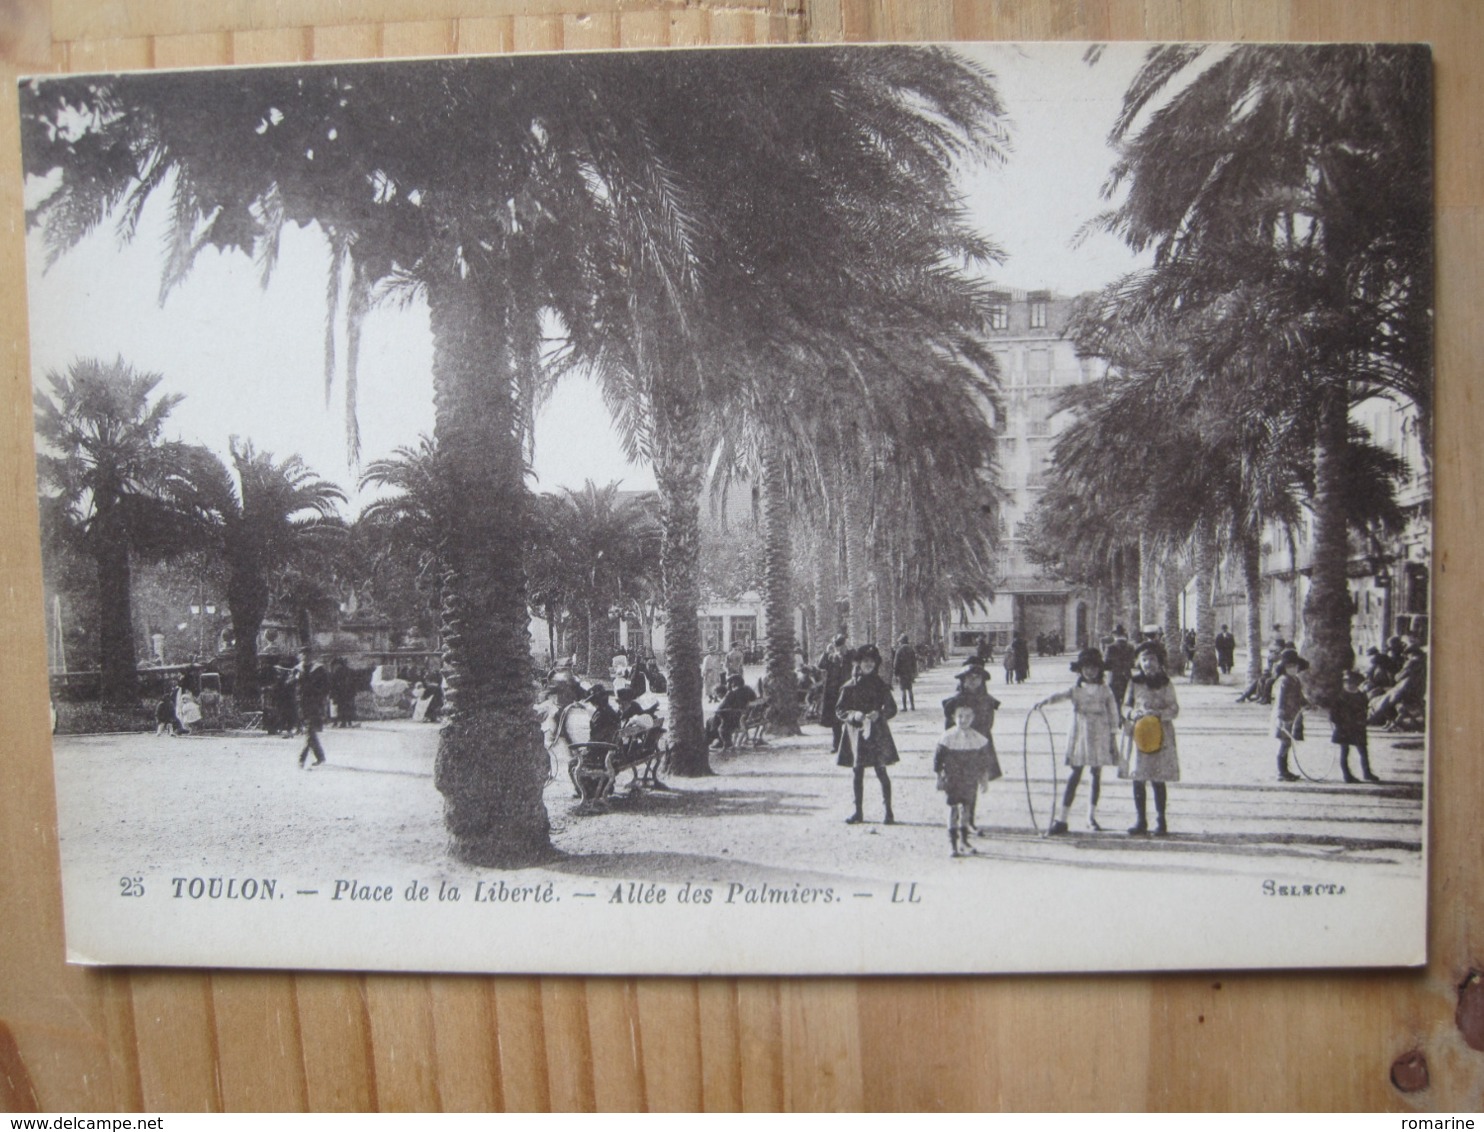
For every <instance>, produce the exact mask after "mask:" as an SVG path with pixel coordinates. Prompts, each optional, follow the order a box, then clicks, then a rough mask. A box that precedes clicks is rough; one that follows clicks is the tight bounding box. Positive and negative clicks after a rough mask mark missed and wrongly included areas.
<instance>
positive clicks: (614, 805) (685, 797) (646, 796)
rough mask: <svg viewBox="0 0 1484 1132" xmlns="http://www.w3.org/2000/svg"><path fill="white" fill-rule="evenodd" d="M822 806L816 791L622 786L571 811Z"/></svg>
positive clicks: (729, 813)
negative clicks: (604, 796)
mask: <svg viewBox="0 0 1484 1132" xmlns="http://www.w3.org/2000/svg"><path fill="white" fill-rule="evenodd" d="M820 809H821V806H820V804H819V799H818V798H817V797H815V796H814V795H813V794H801V793H797V792H791V791H786V790H684V789H677V788H675V787H673V786H668V787H666V788H665V789H663V790H654V789H649V788H645V789H639V790H630V791H625V790H620V791H619V792H618V793H616V794H613V795H612V796H610V797H608V798H605V799H604V800H603V801H601V802H598V803H596V804H595V805H593V806H592V807H591V808H589V809H588V810H585V811H584V810H581V809H579V808H578V807H577V806H576V804H575V799H574V805H573V809H572V811H570V815H571V817H572V818H574V819H578V818H585V817H591V818H595V817H601V816H603V815H605V814H612V815H615V816H618V815H642V816H644V817H669V818H707V817H715V818H740V817H778V818H785V817H800V816H808V815H811V814H816V813H818V812H819V811H820Z"/></svg>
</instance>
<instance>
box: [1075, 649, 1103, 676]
mask: <svg viewBox="0 0 1484 1132" xmlns="http://www.w3.org/2000/svg"><path fill="white" fill-rule="evenodd" d="M1089 664H1091V665H1095V666H1096V667H1097V668H1098V670H1099V671H1102V670H1103V669H1104V668H1105V667H1106V666H1105V665H1104V664H1103V654H1102V653H1101V652H1099V651H1098V650H1097V649H1091V648H1088V649H1083V650H1082V651H1081V652H1079V653H1078V654H1077V659H1076V660H1074V661H1072V665H1071V667H1072V671H1073V672H1080V671H1081V670H1082V669H1083V668H1085V667H1086V666H1087V665H1089Z"/></svg>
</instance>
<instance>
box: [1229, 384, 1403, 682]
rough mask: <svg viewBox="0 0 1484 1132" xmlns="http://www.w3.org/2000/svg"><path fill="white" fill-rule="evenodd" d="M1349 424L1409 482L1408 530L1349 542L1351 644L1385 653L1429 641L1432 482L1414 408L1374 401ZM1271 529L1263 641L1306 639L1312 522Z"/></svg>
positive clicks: (1240, 603)
mask: <svg viewBox="0 0 1484 1132" xmlns="http://www.w3.org/2000/svg"><path fill="white" fill-rule="evenodd" d="M1350 417H1351V420H1352V421H1354V422H1355V423H1356V424H1358V425H1360V426H1361V427H1362V428H1363V429H1365V431H1366V432H1367V433H1368V434H1369V436H1370V438H1371V439H1372V440H1373V441H1374V442H1375V443H1376V444H1377V445H1378V446H1380V447H1381V448H1384V449H1385V450H1386V451H1388V452H1390V453H1392V454H1393V455H1395V456H1397V457H1399V458H1400V459H1401V460H1402V461H1403V463H1404V464H1405V465H1406V469H1407V472H1406V477H1405V478H1404V479H1403V480H1402V482H1401V483H1400V484H1398V485H1397V502H1398V504H1400V506H1401V511H1402V515H1403V518H1404V525H1403V527H1402V529H1401V531H1400V532H1398V533H1395V534H1388V533H1382V532H1375V533H1373V534H1370V535H1361V534H1358V533H1356V532H1353V531H1352V533H1351V536H1350V562H1349V565H1348V574H1349V578H1350V597H1351V601H1352V603H1353V609H1354V616H1353V619H1352V620H1351V629H1350V641H1351V644H1352V645H1353V646H1354V648H1355V650H1356V652H1357V653H1358V654H1361V655H1363V654H1364V653H1365V650H1366V649H1367V648H1368V647H1370V646H1372V645H1374V646H1376V647H1378V648H1379V647H1384V645H1385V643H1386V640H1387V638H1388V637H1390V636H1393V635H1399V634H1410V635H1411V636H1413V637H1415V638H1417V639H1418V640H1421V641H1426V640H1427V637H1428V605H1429V598H1430V590H1431V566H1432V477H1431V476H1430V474H1429V473H1428V469H1427V462H1426V461H1425V460H1424V458H1423V444H1422V432H1421V428H1422V420H1421V416H1420V414H1419V412H1418V410H1417V408H1416V406H1414V405H1411V404H1397V403H1396V402H1394V401H1391V400H1389V399H1386V398H1382V397H1373V398H1370V399H1369V400H1366V401H1363V402H1361V403H1360V404H1358V405H1356V406H1355V408H1354V409H1352V410H1351V413H1350ZM1291 533H1292V537H1291V538H1290V537H1289V532H1285V531H1280V530H1277V529H1270V530H1269V531H1268V537H1267V538H1265V540H1264V543H1263V558H1262V571H1263V601H1262V627H1263V635H1264V636H1265V637H1268V636H1271V635H1273V634H1274V633H1280V634H1281V635H1283V636H1284V637H1287V638H1289V639H1290V640H1291V639H1294V638H1297V639H1298V643H1299V646H1300V648H1302V646H1303V644H1304V641H1303V609H1304V601H1305V600H1306V599H1307V597H1308V593H1309V578H1310V574H1311V572H1312V565H1313V524H1312V523H1310V522H1304V523H1301V524H1300V525H1299V526H1298V528H1297V529H1296V530H1295V531H1293V532H1291ZM1235 585H1236V583H1232V585H1231V586H1230V587H1228V588H1230V589H1232V591H1233V592H1232V593H1231V594H1230V598H1231V601H1232V605H1233V610H1232V612H1233V613H1234V614H1235V615H1236V616H1235V618H1234V622H1233V623H1240V618H1241V617H1242V616H1243V612H1242V610H1243V608H1244V606H1245V598H1244V597H1242V595H1240V594H1239V593H1237V592H1235Z"/></svg>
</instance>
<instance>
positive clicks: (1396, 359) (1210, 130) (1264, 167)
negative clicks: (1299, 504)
mask: <svg viewBox="0 0 1484 1132" xmlns="http://www.w3.org/2000/svg"><path fill="white" fill-rule="evenodd" d="M1207 54H1208V53H1207V51H1206V49H1203V48H1191V47H1167V48H1157V49H1154V50H1152V51H1151V53H1150V55H1149V56H1148V58H1147V59H1146V62H1145V65H1144V67H1143V68H1142V70H1141V71H1140V72H1139V74H1138V75H1137V76H1136V77H1135V79H1134V81H1133V83H1132V84H1131V86H1130V88H1129V90H1128V92H1127V94H1126V95H1125V99H1124V106H1123V111H1122V114H1121V115H1120V118H1119V120H1118V122H1117V124H1116V126H1115V129H1114V132H1113V140H1114V141H1115V142H1117V143H1118V144H1119V145H1120V148H1121V154H1122V156H1121V157H1120V159H1119V161H1118V163H1117V164H1116V165H1115V167H1114V170H1113V174H1112V176H1111V178H1110V183H1109V191H1110V193H1115V194H1116V193H1117V192H1119V191H1120V190H1126V192H1125V195H1124V198H1123V200H1122V201H1121V203H1119V204H1118V205H1117V206H1116V207H1115V208H1114V209H1113V210H1112V211H1111V212H1110V213H1109V214H1108V215H1107V216H1106V217H1105V218H1104V220H1103V223H1104V225H1105V226H1106V227H1107V228H1109V229H1110V230H1112V231H1114V232H1117V233H1119V234H1120V235H1122V236H1123V237H1124V239H1125V240H1126V241H1127V242H1128V243H1129V244H1130V246H1132V247H1134V248H1136V249H1144V248H1151V249H1153V251H1154V256H1155V267H1154V269H1153V272H1152V273H1151V275H1150V278H1149V281H1148V286H1147V287H1146V288H1145V302H1146V304H1147V306H1148V309H1149V310H1150V311H1152V312H1157V313H1162V314H1163V315H1164V316H1166V317H1168V318H1171V319H1180V318H1186V317H1188V316H1189V314H1190V312H1191V311H1192V310H1201V309H1209V308H1219V307H1221V306H1222V305H1224V304H1228V303H1230V302H1232V301H1233V299H1240V300H1241V302H1242V304H1243V306H1244V308H1245V309H1247V310H1250V311H1252V312H1254V314H1258V313H1260V314H1261V315H1262V316H1264V318H1263V321H1262V323H1261V325H1259V326H1255V327H1254V330H1255V331H1256V333H1258V334H1260V335H1261V337H1262V339H1263V340H1264V341H1265V342H1267V343H1269V344H1270V350H1269V353H1270V355H1272V356H1275V357H1276V356H1278V355H1280V354H1281V355H1283V356H1284V364H1283V365H1282V366H1281V367H1279V368H1277V369H1275V370H1274V371H1272V373H1271V376H1272V377H1273V378H1274V379H1275V380H1277V379H1278V378H1279V375H1283V376H1284V377H1286V380H1288V381H1290V382H1292V383H1294V384H1296V385H1298V386H1299V387H1300V388H1301V389H1302V391H1303V393H1304V396H1305V398H1306V400H1307V401H1308V403H1309V404H1310V405H1311V406H1312V408H1313V410H1314V412H1315V420H1316V425H1315V430H1314V433H1313V438H1314V439H1313V445H1314V446H1313V456H1314V467H1315V490H1314V496H1313V503H1312V506H1313V511H1314V567H1313V577H1312V579H1311V584H1310V588H1309V593H1308V597H1307V599H1306V602H1305V612H1304V620H1305V626H1306V635H1307V640H1308V649H1309V652H1310V654H1311V656H1312V657H1313V658H1314V668H1313V670H1312V672H1311V674H1310V675H1311V678H1312V679H1311V685H1312V692H1313V695H1314V698H1316V699H1317V700H1318V701H1320V702H1321V703H1323V702H1327V701H1328V699H1329V697H1330V696H1332V695H1333V694H1334V693H1335V691H1336V690H1337V689H1338V685H1339V673H1340V670H1341V667H1342V666H1343V664H1344V660H1345V658H1346V656H1347V655H1348V651H1349V646H1350V617H1351V608H1350V604H1351V603H1350V597H1349V592H1348V589H1347V586H1346V580H1345V569H1346V563H1347V560H1348V558H1349V547H1348V539H1347V531H1346V514H1345V512H1346V503H1345V497H1346V493H1347V490H1348V486H1349V485H1347V483H1346V480H1345V470H1346V468H1347V467H1348V466H1349V465H1350V457H1349V456H1348V455H1347V452H1346V449H1347V446H1348V442H1349V437H1350V428H1349V423H1348V421H1349V413H1350V408H1351V406H1352V405H1353V404H1354V403H1355V402H1356V401H1358V400H1360V399H1363V398H1365V397H1367V396H1371V395H1374V394H1377V393H1382V394H1392V395H1396V396H1400V397H1403V398H1406V399H1408V400H1410V401H1411V402H1412V403H1413V404H1415V405H1417V406H1418V408H1419V409H1420V410H1421V412H1422V417H1423V419H1426V418H1427V416H1428V413H1429V411H1430V406H1431V366H1432V345H1431V341H1432V335H1431V326H1432V227H1431V216H1432V146H1431V129H1430V123H1431V112H1432V105H1431V94H1432V92H1431V73H1432V72H1431V61H1430V58H1429V56H1428V53H1427V50H1426V48H1424V47H1420V46H1417V47H1406V46H1350V45H1336V46H1318V45H1316V46H1306V47H1302V48H1290V47H1271V46H1261V45H1247V46H1241V47H1236V48H1233V49H1230V50H1229V51H1227V52H1226V53H1225V54H1224V55H1222V56H1221V57H1220V58H1217V59H1215V60H1214V61H1212V60H1211V59H1209V58H1204V56H1206V55H1207ZM1197 60H1199V61H1200V64H1201V67H1203V69H1201V68H1200V67H1197V66H1196V64H1197Z"/></svg>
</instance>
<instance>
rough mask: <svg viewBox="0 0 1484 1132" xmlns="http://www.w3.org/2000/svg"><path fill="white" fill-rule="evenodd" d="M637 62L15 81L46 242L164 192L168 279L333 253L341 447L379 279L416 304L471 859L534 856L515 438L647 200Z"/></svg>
mask: <svg viewBox="0 0 1484 1132" xmlns="http://www.w3.org/2000/svg"><path fill="white" fill-rule="evenodd" d="M639 73H640V72H639V68H638V65H637V64H636V63H635V61H634V60H633V59H632V58H628V59H625V58H618V57H615V58H614V59H611V60H607V61H605V62H602V63H594V62H593V61H588V60H584V61H581V62H577V61H573V60H570V59H562V58H556V57H550V58H546V59H541V60H535V59H531V60H522V61H519V62H516V61H512V60H503V61H501V60H483V61H477V62H476V61H469V60H448V61H442V62H434V63H421V64H418V65H417V66H416V67H415V68H410V67H405V66H401V67H399V66H396V65H384V64H382V65H372V66H365V67H356V68H345V67H325V68H314V69H312V70H311V71H308V72H306V71H304V70H303V69H300V68H295V69H281V70H278V69H259V70H244V71H240V72H234V73H233V74H232V75H231V76H230V77H229V78H228V77H222V76H214V77H213V78H212V79H211V80H210V81H209V82H204V81H203V80H202V79H201V78H200V77H199V76H190V75H185V74H159V75H133V76H112V77H109V78H106V79H101V80H100V79H97V78H59V79H55V80H46V81H44V82H43V81H38V82H36V83H33V84H30V85H28V87H27V90H26V95H25V103H26V105H25V111H24V126H23V129H24V131H25V133H26V155H25V156H26V166H27V169H28V172H30V173H32V174H35V175H38V176H41V177H43V178H46V177H50V178H52V179H53V184H54V191H52V192H51V194H50V195H49V196H48V197H47V198H46V199H45V200H44V201H43V202H42V203H41V204H40V205H39V206H38V207H37V208H36V209H35V210H33V212H32V214H31V216H30V221H31V223H33V224H34V225H39V226H40V227H41V228H42V229H43V230H44V232H45V235H46V238H47V241H48V244H49V246H50V249H51V254H52V256H53V257H55V256H57V255H61V254H63V253H64V252H65V251H66V250H67V249H68V248H70V247H71V246H72V245H74V244H75V243H76V242H77V241H78V240H79V239H81V238H82V237H83V236H84V235H86V234H87V233H88V232H90V231H91V230H93V229H94V228H95V227H97V226H98V225H99V224H101V223H103V222H104V221H106V220H108V219H110V218H116V220H117V223H118V225H119V229H120V232H121V234H122V235H123V236H124V237H126V238H127V237H129V236H132V234H133V232H134V230H135V228H136V225H137V222H138V219H139V216H140V213H141V211H142V210H143V207H144V204H145V202H146V201H147V200H148V199H149V198H150V197H152V196H153V195H154V194H155V193H156V192H162V191H163V192H168V193H169V194H170V195H171V196H172V198H173V199H172V217H173V220H174V225H173V230H172V234H171V239H170V243H169V246H168V248H167V252H166V257H165V263H164V268H163V272H162V284H161V285H162V291H168V290H169V289H170V288H171V287H173V286H175V285H176V284H178V283H179V282H180V281H181V280H182V279H184V278H185V277H186V275H187V274H188V272H189V270H190V267H191V264H192V262H193V261H194V258H195V256H196V255H197V254H198V252H199V251H200V250H201V249H203V248H216V249H219V250H222V251H240V252H244V253H249V254H252V255H254V256H255V257H256V258H257V259H258V261H259V262H260V263H261V264H262V265H263V269H264V276H265V279H266V278H267V277H268V275H269V273H271V270H272V268H273V266H274V264H275V262H276V255H277V248H278V240H279V235H280V233H281V231H282V229H283V227H284V225H286V224H289V223H293V224H297V225H308V224H315V225H317V226H318V228H319V230H320V231H321V232H322V233H323V234H324V236H325V239H326V242H327V246H328V250H329V257H330V263H331V268H332V270H331V274H330V303H329V308H330V317H329V319H327V349H326V376H327V392H328V384H329V378H330V376H332V375H333V373H334V366H335V359H334V351H333V348H332V344H333V335H332V334H331V333H330V329H331V328H332V326H333V320H334V317H335V312H336V301H337V297H338V295H339V293H340V289H341V286H342V281H343V279H344V277H345V274H346V273H348V275H349V284H348V293H349V296H350V297H349V300H348V304H347V314H348V317H349V327H348V329H349V334H348V339H347V344H348V352H349V355H350V356H349V358H348V359H347V373H346V383H345V386H346V397H347V406H348V411H347V416H346V419H347V432H348V436H347V439H348V443H349V448H350V450H351V452H352V453H354V452H355V451H356V449H357V447H358V430H357V428H356V425H355V415H354V411H353V408H354V400H355V396H356V382H355V369H356V367H355V363H356V354H357V351H358V348H359V324H360V319H361V318H362V317H363V316H364V314H365V312H366V311H367V310H368V309H369V307H370V305H371V303H372V302H373V301H374V300H375V299H376V298H377V297H379V296H380V295H383V294H393V295H396V296H398V297H400V298H403V299H406V298H408V297H410V296H414V295H420V296H421V297H422V298H423V299H425V301H426V303H427V306H428V311H429V316H430V323H431V330H432V336H433V355H434V356H433V369H434V384H435V399H436V405H435V411H436V423H435V434H436V436H437V439H438V444H439V448H440V451H441V452H442V453H443V458H444V463H443V470H444V475H445V477H446V483H445V488H446V490H447V492H448V496H449V498H452V499H457V500H458V501H459V505H460V507H461V511H462V520H461V522H460V523H459V524H458V525H457V527H456V528H454V527H450V528H445V529H444V530H443V531H442V532H440V556H441V558H442V560H443V561H444V562H445V563H446V566H447V570H448V585H447V586H446V587H445V591H444V599H445V604H444V611H443V614H444V624H445V631H444V635H443V636H444V647H445V651H446V663H445V672H446V673H447V685H446V686H447V690H448V697H449V705H450V722H449V724H448V725H447V726H446V727H445V728H444V729H443V730H442V732H441V736H440V747H439V757H438V763H437V773H436V776H435V778H436V782H437V785H438V788H439V790H440V791H441V792H442V793H443V795H444V797H445V802H446V807H445V815H446V820H447V824H448V828H449V831H450V834H451V837H452V843H453V845H452V847H453V852H454V854H455V855H456V856H457V857H459V858H460V859H462V860H465V861H469V862H471V863H476V864H486V865H500V866H507V865H519V864H525V863H529V862H530V861H532V860H536V859H539V858H541V857H543V856H544V855H545V854H546V853H548V852H549V848H550V843H549V836H548V823H547V817H546V813H545V809H544V806H543V804H542V798H541V793H542V790H541V788H542V783H543V780H544V777H545V759H544V756H543V755H542V753H541V751H540V749H539V744H538V740H537V737H536V733H535V732H534V730H533V729H532V728H531V726H530V720H529V712H528V707H529V703H530V699H531V694H532V688H531V686H530V684H529V682H528V680H526V679H510V677H509V673H510V671H511V666H512V664H517V665H519V669H518V670H520V671H524V668H525V658H526V657H527V656H528V654H529V647H528V630H527V619H526V600H525V595H524V574H523V570H522V565H523V563H522V545H523V541H524V540H523V537H522V532H523V531H524V530H525V529H526V525H527V514H528V500H527V490H526V487H525V461H524V458H523V456H524V453H523V440H524V437H525V435H526V433H527V430H528V426H529V422H530V415H531V406H532V404H533V397H534V393H533V386H534V383H535V382H534V377H535V370H536V368H537V364H538V361H539V340H540V317H541V310H542V308H543V307H552V308H554V309H556V310H557V311H559V312H563V313H565V314H566V315H567V316H568V321H569V323H571V322H573V320H574V319H579V318H585V317H586V316H587V314H588V313H589V312H590V309H591V307H592V303H591V302H590V300H589V299H588V296H589V294H590V292H591V289H592V287H593V285H594V283H595V281H596V280H597V279H598V272H599V270H600V268H601V267H602V266H603V265H602V264H601V263H600V262H598V261H599V260H601V258H602V257H604V256H607V257H609V259H610V260H613V261H617V260H618V259H620V258H622V254H621V253H622V251H624V250H621V249H619V248H618V247H617V245H616V244H615V241H614V239H613V237H612V234H611V233H605V232H604V231H603V230H602V226H603V225H604V224H605V223H606V222H607V219H608V218H609V217H610V216H611V214H612V212H613V210H614V209H615V208H616V207H619V206H625V207H627V206H628V205H629V201H630V197H631V193H630V189H631V188H633V189H634V194H635V195H637V196H639V197H640V198H643V197H644V195H645V193H646V192H648V188H649V186H646V185H644V184H641V183H638V182H636V181H634V180H629V181H626V182H623V183H618V182H615V181H612V180H609V179H607V176H608V175H609V174H614V175H617V174H618V173H626V172H627V169H626V168H625V167H623V166H622V165H621V163H620V162H619V161H618V160H617V159H616V157H615V155H616V154H621V153H623V152H626V151H633V150H635V149H636V148H637V150H638V152H640V154H641V156H639V157H638V158H636V160H635V166H636V170H637V171H636V173H635V176H636V177H640V176H643V175H644V174H645V173H646V172H647V169H646V167H645V166H644V162H643V157H642V145H641V143H642V138H643V131H644V129H645V124H644V123H642V122H639V121H637V120H635V119H634V118H633V117H632V116H631V115H630V114H629V110H630V108H631V105H632V102H633V99H632V98H631V97H629V95H628V93H627V92H626V90H625V84H629V83H631V82H632V80H633V78H634V77H635V76H636V75H638V74H639ZM674 101H675V102H677V103H679V102H681V101H683V99H680V98H675V99H674ZM626 147H627V149H626ZM450 154H457V155H473V160H450V157H449V155H450ZM636 186H637V187H636ZM650 195H651V196H652V195H654V194H652V193H651V194H650ZM647 203H648V202H647V200H641V202H640V205H643V204H647ZM634 207H639V206H638V205H636V206H634ZM635 246H641V245H630V249H632V248H633V247H635ZM642 246H650V247H652V246H654V244H653V241H651V242H650V243H649V244H648V245H642ZM378 285H381V290H378Z"/></svg>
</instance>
